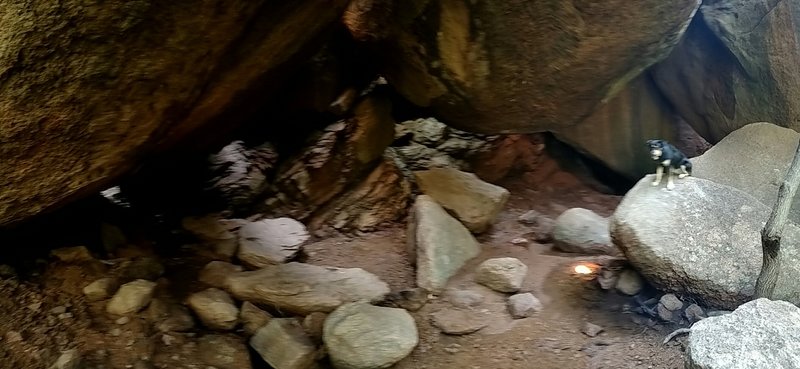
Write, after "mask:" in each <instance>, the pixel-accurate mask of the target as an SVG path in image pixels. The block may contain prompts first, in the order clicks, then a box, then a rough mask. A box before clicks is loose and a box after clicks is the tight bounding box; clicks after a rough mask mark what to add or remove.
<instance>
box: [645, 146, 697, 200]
mask: <svg viewBox="0 0 800 369" xmlns="http://www.w3.org/2000/svg"><path fill="white" fill-rule="evenodd" d="M647 147H648V148H649V149H650V157H651V158H653V160H654V161H656V162H658V166H657V167H656V179H655V181H653V186H658V185H659V184H660V183H661V176H662V175H663V174H664V170H665V169H666V171H667V189H668V190H671V189H673V188H675V184H674V183H673V182H672V174H673V173H677V174H678V178H684V177H686V176H689V175H691V174H692V163H691V162H690V161H689V159H688V158H687V157H686V155H684V154H683V153H682V152H681V151H680V150H678V148H677V147H675V146H672V145H671V144H670V143H669V142H667V141H664V140H647Z"/></svg>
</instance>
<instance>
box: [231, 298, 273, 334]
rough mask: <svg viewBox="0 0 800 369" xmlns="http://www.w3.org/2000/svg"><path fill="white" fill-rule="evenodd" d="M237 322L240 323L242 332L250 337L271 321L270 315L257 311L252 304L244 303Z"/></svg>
mask: <svg viewBox="0 0 800 369" xmlns="http://www.w3.org/2000/svg"><path fill="white" fill-rule="evenodd" d="M239 320H240V321H241V322H242V329H244V332H245V333H247V334H248V335H251V336H252V335H254V334H255V333H256V331H258V330H259V329H260V328H261V327H263V326H265V325H267V323H269V321H270V320H272V315H271V314H270V313H268V312H266V311H264V310H261V309H259V308H258V306H255V305H253V303H251V302H249V301H245V302H243V303H242V308H241V309H239Z"/></svg>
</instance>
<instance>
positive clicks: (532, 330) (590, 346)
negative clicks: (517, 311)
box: [0, 179, 685, 369]
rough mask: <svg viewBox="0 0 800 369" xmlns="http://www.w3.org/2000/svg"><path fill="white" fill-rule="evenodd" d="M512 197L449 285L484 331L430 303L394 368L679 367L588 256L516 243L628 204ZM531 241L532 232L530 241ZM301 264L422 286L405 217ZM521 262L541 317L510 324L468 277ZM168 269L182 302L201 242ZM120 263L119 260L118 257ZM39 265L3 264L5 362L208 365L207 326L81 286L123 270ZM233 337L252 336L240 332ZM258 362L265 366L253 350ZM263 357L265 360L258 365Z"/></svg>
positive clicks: (515, 190) (314, 247) (573, 187)
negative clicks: (67, 353)
mask: <svg viewBox="0 0 800 369" xmlns="http://www.w3.org/2000/svg"><path fill="white" fill-rule="evenodd" d="M501 184H502V185H503V186H505V187H506V188H508V189H509V190H510V191H511V193H512V195H511V197H510V199H509V202H508V205H507V206H506V208H505V210H504V211H503V212H502V213H501V214H500V216H499V218H498V220H497V222H496V224H495V225H494V227H493V229H492V230H491V231H490V232H488V233H487V234H485V235H482V236H481V237H479V240H480V241H481V244H482V246H483V252H482V254H481V255H480V256H479V257H478V258H475V259H474V260H473V261H472V262H471V263H470V264H469V265H467V266H466V267H464V268H463V269H462V271H461V272H460V273H459V274H458V275H457V276H456V277H454V278H453V279H452V280H451V281H450V283H449V287H450V288H456V289H467V290H472V291H476V292H478V293H480V294H481V295H483V296H484V302H483V303H482V304H481V305H479V306H477V307H475V308H474V309H475V313H476V314H479V315H480V316H482V317H483V318H485V319H486V320H487V321H488V322H489V323H488V326H486V327H485V328H483V329H481V330H479V331H478V332H475V333H472V334H468V335H463V336H448V335H445V334H442V333H441V332H440V331H439V330H438V329H437V328H436V327H434V326H433V325H432V323H431V318H430V315H431V314H432V313H434V312H436V311H438V310H439V309H442V308H446V307H447V306H448V305H449V303H447V302H445V301H443V300H442V299H434V300H432V301H429V302H428V304H426V305H425V306H424V307H423V308H422V309H420V310H419V311H417V312H414V313H412V314H413V315H414V317H415V318H416V320H417V325H418V328H419V332H420V344H419V345H418V347H417V348H416V349H415V350H414V351H413V353H412V354H411V355H410V356H409V357H407V358H406V359H404V360H402V361H401V362H400V363H398V364H397V365H396V366H395V367H396V368H398V369H424V368H430V369H433V368H493V369H502V368H541V369H548V368H558V369H572V368H575V369H578V368H580V369H584V368H592V369H595V368H596V369H600V368H608V369H612V368H613V369H617V368H619V369H622V368H653V369H668V368H669V369H673V368H682V367H683V361H682V350H683V342H684V341H683V340H684V339H685V338H683V337H679V338H677V339H676V340H675V341H673V342H671V343H670V344H668V345H661V343H660V342H661V340H663V338H664V336H665V335H666V334H668V333H669V332H670V331H671V330H672V329H673V328H674V327H672V326H662V325H660V324H658V323H655V322H649V324H645V322H644V321H645V319H642V317H640V316H637V315H634V314H632V313H626V312H625V309H624V306H625V305H626V304H628V303H629V298H627V297H624V296H621V295H619V294H617V293H615V292H613V291H603V290H601V289H599V288H598V287H597V286H596V285H595V284H594V283H591V282H587V281H584V280H581V279H579V278H576V277H575V276H574V275H573V274H572V273H571V269H572V267H573V266H574V265H575V263H577V262H579V261H591V260H592V258H591V257H581V256H576V255H570V254H561V253H558V252H555V251H552V250H551V245H549V244H537V243H535V242H533V241H532V239H531V241H530V243H528V244H527V245H515V244H513V243H512V242H511V240H513V239H515V238H519V237H529V233H530V232H531V229H530V228H529V226H527V225H524V224H522V223H520V222H518V220H517V218H518V217H519V215H521V214H523V213H525V212H526V211H528V210H537V211H539V212H541V213H542V214H545V215H548V216H550V217H552V218H555V217H556V216H558V215H559V214H560V213H561V212H562V211H564V210H566V209H568V208H570V207H584V208H588V209H591V210H593V211H595V212H597V213H599V214H601V215H604V216H608V215H610V214H611V213H612V212H613V209H614V207H615V206H616V205H617V203H618V202H619V200H620V197H619V196H612V195H603V194H600V193H597V192H596V191H593V190H591V189H589V188H588V187H586V186H584V185H580V184H575V183H572V184H565V185H561V186H532V185H531V184H530V183H528V182H525V181H524V180H523V179H515V180H509V181H506V182H504V183H501ZM529 239H530V238H529ZM151 250H152V248H146V247H145V248H136V249H130V250H125V252H123V255H120V256H126V257H131V256H136V254H142V255H148V254H150V252H151ZM305 253H306V254H307V255H306V257H305V259H306V260H305V261H306V262H308V263H313V264H320V265H332V266H340V267H360V268H363V269H365V270H367V271H370V272H372V273H374V274H376V275H378V276H379V277H381V278H382V279H383V280H384V281H386V282H387V283H388V284H389V285H390V286H391V288H392V289H393V290H399V289H404V288H411V287H413V286H414V271H413V268H412V266H411V264H410V263H409V262H408V258H407V257H406V254H405V226H404V225H403V224H397V225H394V226H390V227H386V228H385V229H383V230H381V231H378V232H375V233H368V234H362V235H359V236H357V237H348V236H334V237H330V238H327V239H324V240H321V241H318V242H314V243H312V244H310V245H308V246H307V247H306V249H305ZM499 256H510V257H516V258H518V259H520V260H521V261H522V262H524V263H525V264H526V265H527V266H528V275H527V277H526V280H525V284H524V287H523V291H524V292H532V293H533V294H534V295H535V296H537V297H538V298H539V299H540V300H541V302H542V303H543V306H544V308H543V310H542V311H540V312H538V313H536V314H535V315H534V316H532V317H529V318H525V319H519V320H512V319H511V318H510V316H509V315H508V313H507V310H506V306H505V299H506V296H505V295H503V294H500V293H496V292H493V291H491V290H488V289H486V288H483V287H481V286H479V285H476V284H475V283H474V282H472V274H471V272H472V271H473V270H474V268H475V266H476V265H477V264H478V263H480V262H481V261H483V260H485V259H486V258H490V257H499ZM158 257H160V258H161V262H162V264H163V265H164V266H165V268H166V272H165V274H164V275H163V276H162V277H161V278H160V279H159V280H158V282H159V288H158V292H157V294H156V296H157V298H159V299H161V300H164V301H167V302H172V303H176V304H178V303H180V302H181V301H182V299H183V298H185V296H186V295H187V294H188V293H190V292H192V291H196V290H199V289H202V288H203V286H202V285H201V284H199V283H198V282H196V273H197V271H198V270H199V269H200V268H201V267H202V266H203V265H204V264H205V263H206V262H208V261H209V259H208V258H206V257H204V256H203V254H202V253H197V247H196V246H183V247H179V248H175V249H172V250H171V251H170V252H169V253H163V252H162V253H161V255H159V256H158ZM112 262H113V261H112ZM36 265H37V267H36V268H35V270H36V272H33V273H32V274H25V275H22V276H19V277H9V275H10V272H9V271H3V270H0V297H1V298H0V368H9V369H10V368H47V367H48V366H49V365H50V364H51V363H53V362H54V361H55V360H56V358H57V357H58V356H59V354H60V352H61V351H62V350H66V349H70V348H77V349H78V350H79V351H80V352H81V354H82V356H83V357H84V359H85V362H86V363H87V368H97V369H99V368H106V369H116V368H136V369H144V368H153V367H156V368H187V369H189V368H199V369H207V368H209V364H208V362H207V360H205V359H204V357H203V355H202V352H200V351H201V350H199V349H198V344H197V341H198V339H199V338H200V337H202V336H203V335H206V334H209V332H208V331H206V330H204V329H203V328H201V327H197V326H196V327H195V329H193V330H191V331H189V332H186V333H169V334H168V335H167V336H168V337H167V338H165V337H164V334H162V333H160V332H158V331H157V330H155V329H154V328H153V324H151V323H150V322H149V320H148V319H150V318H149V317H148V311H144V312H142V313H140V314H139V315H138V316H136V317H133V318H132V319H130V321H127V322H126V321H113V320H111V319H110V318H108V316H107V314H106V313H105V312H104V307H105V301H100V302H88V301H86V299H85V297H84V296H83V293H82V288H83V287H84V286H85V285H86V284H88V283H89V282H91V281H93V280H95V279H97V278H100V277H105V276H108V275H110V274H115V273H120V266H119V265H117V264H113V263H103V262H100V261H97V260H94V261H88V262H81V263H77V264H73V263H64V262H54V261H52V260H51V259H49V260H47V261H44V260H39V262H38V263H37V264H36ZM586 322H590V323H593V324H597V325H599V326H601V327H603V328H604V331H603V332H602V333H600V334H599V335H598V336H596V337H589V336H587V335H586V334H584V333H582V332H581V329H582V327H583V326H584V324H585V323H586ZM226 336H228V337H229V338H230V339H231V340H235V341H238V342H241V343H242V345H244V343H245V342H246V340H245V338H243V337H242V336H241V335H238V334H235V333H229V334H226ZM250 355H251V357H252V358H253V363H254V365H253V367H254V368H265V367H267V366H266V365H265V364H263V363H259V362H260V359H258V358H257V357H256V356H254V355H253V353H252V352H251V353H250ZM256 363H258V364H256Z"/></svg>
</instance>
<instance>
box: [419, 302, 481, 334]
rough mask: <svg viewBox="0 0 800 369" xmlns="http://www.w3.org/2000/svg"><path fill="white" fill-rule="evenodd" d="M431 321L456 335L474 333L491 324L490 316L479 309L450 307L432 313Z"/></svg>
mask: <svg viewBox="0 0 800 369" xmlns="http://www.w3.org/2000/svg"><path fill="white" fill-rule="evenodd" d="M431 322H432V323H433V325H435V326H436V328H439V329H440V330H441V331H442V333H445V334H450V335H454V336H460V335H465V334H470V333H474V332H477V331H479V330H481V329H483V328H484V327H486V326H487V325H489V320H488V318H487V317H485V316H484V315H483V314H481V313H479V312H477V311H473V310H466V309H449V308H447V309H442V310H439V311H437V312H435V313H433V314H431Z"/></svg>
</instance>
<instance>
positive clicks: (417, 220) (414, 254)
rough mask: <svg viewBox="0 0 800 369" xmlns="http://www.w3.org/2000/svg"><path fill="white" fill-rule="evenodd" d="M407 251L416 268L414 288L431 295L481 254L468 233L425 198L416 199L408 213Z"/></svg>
mask: <svg viewBox="0 0 800 369" xmlns="http://www.w3.org/2000/svg"><path fill="white" fill-rule="evenodd" d="M408 249H409V250H408V251H409V256H410V257H411V260H412V262H415V263H416V267H417V286H419V287H422V288H425V289H427V290H428V291H431V292H433V293H438V292H439V291H441V290H442V289H443V288H444V287H445V284H446V283H447V280H448V279H450V277H452V276H453V275H455V274H456V272H458V270H459V269H460V268H461V267H462V266H463V265H464V264H465V263H466V262H467V261H468V260H470V259H472V258H474V257H476V256H478V254H479V253H480V245H479V244H478V241H476V240H475V237H473V236H472V234H471V233H470V232H469V230H467V228H465V227H464V225H462V224H461V223H460V222H459V221H458V220H456V219H455V218H453V217H451V216H450V214H448V213H447V212H446V211H445V210H444V209H442V207H441V206H439V204H437V203H436V202H435V201H434V200H433V199H432V198H430V196H426V195H420V196H417V199H416V202H415V203H414V207H413V208H412V210H411V216H410V217H409V219H408Z"/></svg>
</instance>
